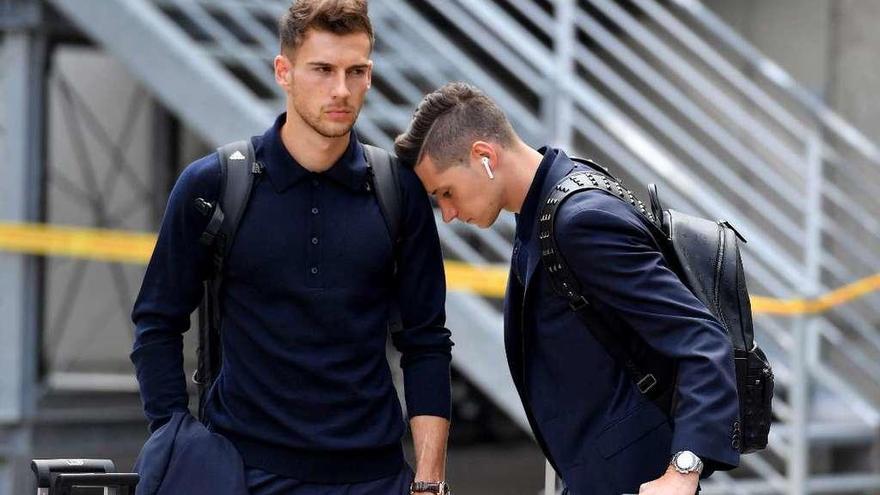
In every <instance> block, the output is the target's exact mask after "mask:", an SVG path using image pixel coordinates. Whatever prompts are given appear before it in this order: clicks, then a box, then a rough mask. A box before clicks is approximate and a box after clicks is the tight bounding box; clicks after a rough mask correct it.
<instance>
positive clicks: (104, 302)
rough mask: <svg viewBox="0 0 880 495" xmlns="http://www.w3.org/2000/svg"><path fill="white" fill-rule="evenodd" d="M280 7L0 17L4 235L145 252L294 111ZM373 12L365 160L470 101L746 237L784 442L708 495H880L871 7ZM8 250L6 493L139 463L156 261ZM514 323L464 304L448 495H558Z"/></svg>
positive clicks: (414, 7)
mask: <svg viewBox="0 0 880 495" xmlns="http://www.w3.org/2000/svg"><path fill="white" fill-rule="evenodd" d="M287 5H288V1H287V0H0V30H2V31H0V87H2V93H0V95H2V96H0V156H2V165H0V227H2V226H3V225H6V226H7V227H9V226H10V225H12V224H17V223H37V224H53V225H64V226H75V227H97V228H101V229H112V230H124V231H146V232H155V231H156V230H157V227H158V224H159V222H160V220H161V215H162V212H163V209H164V204H165V201H166V198H167V194H168V192H169V191H170V188H171V186H172V185H173V183H174V180H175V178H176V176H177V174H178V173H179V171H180V170H181V169H182V167H183V166H185V165H186V164H187V163H189V162H190V161H192V160H193V159H195V158H197V157H199V156H201V155H204V154H206V153H209V152H211V150H212V149H213V148H214V147H215V146H217V145H219V144H223V143H226V142H229V141H233V140H237V139H240V138H242V137H243V136H247V135H253V134H259V133H261V132H262V131H263V129H264V128H266V127H267V126H269V125H270V124H271V122H272V121H273V119H274V116H275V115H276V113H278V112H280V111H281V109H282V104H281V101H282V100H281V97H282V95H281V94H280V92H279V90H278V88H277V87H276V86H275V83H274V79H273V73H272V68H271V59H272V57H273V56H274V55H275V54H276V52H277V50H278V47H277V41H276V33H275V23H276V20H277V18H278V17H279V16H280V14H281V13H282V12H283V10H284V9H285V8H286V7H287ZM370 12H371V17H372V19H373V23H374V29H375V31H376V39H377V44H376V48H375V52H374V54H373V59H374V61H375V72H374V84H373V89H372V91H371V93H370V94H369V96H368V98H367V104H366V107H365V109H364V112H363V113H362V114H361V116H360V118H359V120H358V125H357V129H358V131H359V133H360V135H361V136H362V137H363V138H365V139H366V140H367V141H369V142H372V143H374V144H377V145H380V146H385V147H388V146H390V144H391V141H392V139H393V137H394V136H395V135H396V134H397V133H398V132H400V130H401V129H402V128H403V127H404V126H405V125H406V123H407V122H408V120H409V117H410V114H411V112H412V109H413V108H414V106H415V104H416V103H417V102H418V101H419V100H420V99H421V97H422V96H423V95H424V93H426V92H428V91H431V90H433V89H435V88H436V87H438V86H440V85H441V84H443V83H445V82H447V81H450V80H466V81H469V82H472V83H474V84H476V85H478V86H479V87H481V88H483V89H484V90H486V91H487V92H488V93H489V94H490V95H491V96H492V97H493V98H495V99H496V100H497V101H498V102H499V104H500V105H501V106H502V107H503V108H504V109H505V110H506V111H507V112H508V115H509V117H510V118H511V120H512V121H513V123H514V125H515V127H516V128H517V129H518V130H519V132H520V133H521V135H522V136H523V138H524V139H526V141H527V142H529V143H530V144H532V145H535V146H540V145H542V144H547V143H549V144H554V145H558V146H562V147H565V148H567V149H570V150H572V152H574V153H575V154H578V155H580V156H585V157H590V158H593V159H594V160H596V161H599V162H600V163H603V164H605V165H607V166H608V167H609V168H611V169H612V171H613V172H615V173H616V174H619V175H621V176H623V177H624V178H625V179H626V180H627V182H628V183H629V184H630V186H631V188H633V189H634V190H636V191H638V190H640V189H641V185H643V184H647V183H649V182H655V183H657V184H658V186H659V187H660V192H661V195H662V196H663V197H664V199H665V200H666V201H667V202H668V203H669V204H671V205H673V206H674V207H675V208H677V209H680V210H683V211H687V212H692V213H698V214H702V215H706V216H709V217H716V218H725V219H728V220H730V221H731V222H732V223H733V224H734V225H736V227H737V228H738V229H739V230H740V231H741V232H742V233H743V234H744V236H745V237H746V238H747V239H748V240H749V243H748V245H747V247H746V250H745V253H744V262H745V265H746V270H747V272H748V277H749V284H750V288H751V291H752V293H753V294H755V295H758V296H762V297H759V298H756V300H755V308H754V309H755V318H756V319H755V323H756V328H757V332H758V338H759V340H760V343H761V345H762V347H764V349H765V350H767V352H768V355H769V356H770V359H771V361H772V363H773V365H774V370H775V372H776V379H777V395H776V398H775V409H776V412H777V417H776V418H775V419H776V423H775V424H774V427H773V431H772V440H771V446H770V448H769V449H768V450H767V451H766V452H762V453H760V454H752V455H748V456H744V457H743V462H742V467H740V468H739V469H737V470H736V471H733V472H730V473H718V474H716V475H715V476H713V478H712V479H711V480H710V481H709V482H708V483H706V484H705V486H704V489H703V493H706V494H713V493H732V494H762V493H767V494H770V493H779V494H783V493H784V494H806V493H880V429H878V428H880V329H878V327H880V294H878V293H877V291H876V287H877V286H878V285H880V284H878V283H877V276H876V274H877V273H878V272H880V255H878V253H880V220H878V218H880V201H878V199H877V198H878V196H880V150H878V145H877V143H878V142H880V98H877V94H878V90H880V64H878V63H877V60H878V53H880V30H877V29H876V26H877V25H878V24H880V2H876V1H859V0H774V1H773V2H762V1H760V0H705V1H703V2H700V1H699V0H417V1H405V0H371V2H370ZM437 218H438V227H439V228H440V235H441V239H442V242H443V247H444V251H445V255H446V257H447V259H449V260H459V261H462V262H465V263H468V264H472V265H480V266H483V265H490V266H497V265H499V264H500V265H501V266H503V265H504V264H506V263H507V262H508V261H509V257H510V252H511V239H512V234H513V228H514V220H513V217H512V216H509V215H508V216H503V217H502V218H501V219H500V221H499V222H498V223H497V224H496V226H495V227H494V228H493V229H491V230H486V231H478V230H476V229H473V228H470V227H468V226H466V225H459V224H453V225H445V224H443V223H442V221H441V220H440V217H439V214H438V217H437ZM3 232H6V234H5V235H6V239H5V241H6V244H7V246H6V249H7V252H4V251H3V249H4V248H3V246H4V244H3V243H4V237H3V236H4V234H3ZM10 232H11V233H10ZM14 232H15V230H14V228H10V229H7V230H6V231H3V230H0V495H13V494H16V495H17V494H23V493H29V492H31V479H30V473H29V470H28V461H29V459H31V458H33V457H53V456H58V457H110V458H114V459H115V460H116V461H117V466H118V467H120V468H121V469H127V468H128V467H130V465H131V462H132V461H133V459H134V456H135V455H136V454H137V451H138V449H139V448H140V445H141V443H142V442H143V440H144V439H145V436H146V425H145V422H144V420H143V416H142V413H141V409H140V401H139V399H138V396H137V386H136V382H135V380H134V377H133V373H132V371H133V370H132V366H131V364H130V362H129V360H128V353H129V351H130V347H131V340H132V331H133V328H132V324H131V322H130V320H129V313H130V310H131V306H132V303H133V300H134V297H135V295H136V294H137V291H138V288H139V285H140V280H141V276H142V273H143V268H144V267H143V265H142V264H139V263H120V262H108V261H102V260H98V259H91V258H89V257H88V256H85V257H82V256H77V257H65V256H41V255H40V254H41V253H42V252H43V251H40V250H39V249H33V248H32V249H30V251H28V250H27V249H22V248H14V247H9V246H10V245H11V244H13V243H12V242H11V241H10V240H9V239H10V236H13V235H14ZM109 236H110V234H109V233H108V237H107V238H108V239H110V237H109ZM108 242H109V241H108ZM16 249H17V250H16ZM870 277H873V278H870ZM857 281H862V282H861V284H860V285H851V284H852V283H854V282H857ZM453 285H454V284H453ZM840 288H842V289H840ZM838 289H840V290H838ZM500 309H501V305H500V299H499V298H498V297H497V294H495V295H492V294H491V291H489V293H487V292H485V291H481V290H467V289H459V290H455V291H453V292H450V294H449V298H448V316H449V327H450V328H452V329H453V338H454V340H455V342H456V344H457V345H456V347H455V349H454V366H455V377H456V380H455V390H454V393H455V399H456V408H455V415H456V416H455V420H454V432H453V438H452V442H451V445H450V469H449V471H450V472H449V478H450V481H451V482H452V483H453V486H454V487H455V488H456V493H458V494H464V495H468V494H477V493H500V492H502V491H503V492H504V493H508V494H516V495H519V494H529V495H532V494H537V493H540V491H541V490H542V487H543V486H544V464H543V458H542V457H541V454H540V451H539V450H538V449H537V447H535V446H534V445H532V444H531V443H530V441H529V439H528V437H527V434H526V433H525V429H526V424H525V420H524V415H523V413H522V411H521V407H520V405H519V401H518V398H517V397H516V393H515V392H514V390H513V387H512V383H511V382H510V379H509V377H508V371H507V364H506V361H505V359H504V351H503V345H502V333H501V327H502V323H501V314H500ZM192 333H194V332H190V334H192ZM192 337H193V335H189V337H188V338H189V339H190V340H189V341H188V345H189V347H188V349H189V352H188V356H187V357H188V360H187V365H188V366H192V365H193V364H194V351H193V347H192V342H193V341H192ZM504 483H509V486H507V487H504V488H503V489H502V488H501V487H502V486H503V485H504ZM492 487H494V488H492Z"/></svg>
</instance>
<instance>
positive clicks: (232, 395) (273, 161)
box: [132, 0, 452, 495]
mask: <svg viewBox="0 0 880 495" xmlns="http://www.w3.org/2000/svg"><path fill="white" fill-rule="evenodd" d="M280 34H281V53H280V55H278V56H277V57H276V58H275V78H276V81H277V82H278V84H279V85H280V86H281V87H282V88H283V89H284V91H285V92H286V94H287V104H286V107H287V108H286V110H287V111H286V113H284V114H282V115H281V116H279V117H278V119H277V121H276V122H275V125H273V126H272V127H271V128H270V129H268V130H267V131H266V133H265V134H263V135H262V136H258V137H255V138H253V144H254V148H255V153H256V160H257V161H258V162H259V163H260V164H261V165H262V166H263V168H264V170H263V172H262V173H261V174H259V175H258V177H257V179H256V182H255V185H254V186H253V192H252V195H251V197H250V200H249V203H248V205H247V209H246V210H245V213H244V216H243V218H242V220H241V222H240V226H239V229H238V232H237V234H236V237H235V242H234V244H233V245H232V247H231V251H230V252H229V254H228V256H227V259H226V266H225V276H224V284H223V292H222V294H221V296H220V301H221V307H222V310H223V328H222V348H223V367H222V371H221V373H220V375H219V377H218V379H217V382H216V384H215V386H214V387H213V388H212V389H211V392H210V394H209V395H208V398H207V407H206V417H207V420H208V423H209V425H210V428H211V430H212V431H214V432H216V433H219V434H221V435H222V436H223V437H225V438H226V439H228V440H229V441H231V442H232V444H233V445H234V446H235V448H236V449H237V450H238V451H239V452H240V453H241V456H242V459H243V461H244V465H245V467H246V473H245V476H246V481H247V484H248V486H249V490H250V491H251V493H255V494H259V495H269V494H295V495H311V494H337V493H338V494H342V493H345V494H349V495H388V494H394V493H409V492H410V483H411V482H412V481H413V480H414V479H415V481H424V482H432V484H431V485H430V487H431V488H432V489H433V487H435V486H438V485H441V484H440V483H438V482H442V481H443V480H444V471H445V457H446V439H447V434H448V427H449V423H448V418H449V413H450V391H449V387H450V384H449V380H450V376H449V363H450V349H451V346H452V342H451V340H450V332H449V331H448V330H447V329H446V328H445V327H444V324H445V314H444V303H445V278H444V272H443V264H442V259H441V252H440V245H439V240H438V237H437V231H436V226H435V224H434V217H433V213H432V209H431V205H430V203H429V201H428V198H427V195H426V194H425V192H424V190H423V189H422V187H421V185H420V183H419V181H418V178H417V177H416V175H415V174H413V173H412V171H410V170H401V171H400V182H401V202H402V206H403V218H402V222H401V240H400V243H399V245H398V246H397V247H396V248H395V249H394V250H392V241H391V239H390V236H389V234H388V229H387V227H386V223H385V220H384V218H383V216H382V212H381V209H380V207H379V205H378V203H377V200H376V197H375V194H374V193H373V192H372V190H371V188H370V187H369V186H368V184H369V180H370V179H369V177H368V171H367V166H366V162H365V159H364V151H363V147H362V145H361V144H360V143H359V142H358V138H357V135H356V133H355V132H354V131H353V130H352V126H353V125H354V123H355V120H356V118H357V115H358V112H359V111H360V109H361V107H362V105H363V101H364V96H365V94H366V92H367V90H368V89H369V87H370V79H371V71H372V62H371V61H370V59H369V56H370V53H371V50H372V44H373V34H372V27H371V25H370V20H369V18H368V17H367V8H366V2H365V1H364V0H336V1H318V0H300V1H298V2H296V3H295V4H294V5H292V6H291V7H290V9H289V11H288V12H287V13H286V14H285V16H284V17H283V19H282V21H281V24H280ZM219 187H220V166H219V161H218V159H217V157H216V154H212V155H209V156H206V157H204V158H202V159H199V160H197V161H196V162H194V163H192V164H191V165H189V166H188V167H187V168H186V170H185V171H184V172H183V174H182V175H181V176H180V178H179V179H178V181H177V184H176V185H175V187H174V189H173V191H172V192H171V196H170V198H169V201H168V207H167V210H166V212H165V216H164V219H163V221H162V227H161V230H160V232H159V239H158V243H157V245H156V249H155V251H154V253H153V257H152V259H151V260H150V264H149V267H148V268H147V272H146V275H145V277H144V281H143V286H142V288H141V292H140V295H139V297H138V299H137V302H136V304H135V307H134V311H133V320H134V322H135V324H136V325H137V331H136V339H135V343H134V350H133V352H132V361H133V362H134V363H135V366H136V368H137V376H138V380H139V382H140V387H141V394H142V397H143V401H144V409H145V412H146V415H147V418H148V419H149V420H150V423H151V429H152V430H153V431H155V429H156V428H158V427H159V426H161V425H162V424H163V423H165V422H167V421H168V419H169V418H170V417H171V415H172V414H173V413H174V412H178V411H185V410H186V409H187V403H188V397H187V391H186V381H185V377H184V373H183V367H182V337H181V334H182V333H183V332H184V331H186V330H187V329H188V327H189V317H190V314H191V313H192V311H193V310H194V309H195V308H196V307H197V306H198V305H199V302H200V299H201V284H202V281H203V280H204V279H205V277H206V276H207V275H208V273H209V269H210V264H211V262H210V259H209V255H208V251H207V249H206V248H205V247H204V246H202V245H200V243H199V236H200V234H201V233H202V232H203V230H204V228H205V227H206V225H207V223H208V220H209V218H208V216H206V215H204V214H203V213H202V212H200V211H199V209H198V208H196V206H195V200H196V199H197V198H203V199H204V200H207V201H208V202H210V203H214V204H216V203H215V202H216V201H217V198H218V196H219ZM393 251H395V252H393ZM395 260H396V263H397V270H396V275H395V270H394V264H395ZM392 304H398V305H399V307H400V310H401V319H402V323H403V327H404V329H403V331H401V332H398V333H395V334H394V336H393V341H394V344H395V345H396V347H397V348H398V349H399V350H400V351H401V352H402V359H401V367H402V368H403V372H404V383H405V396H406V403H407V410H408V414H409V416H410V419H409V424H410V426H411V429H412V435H413V440H414V446H415V459H416V466H415V468H416V469H415V473H413V472H412V470H411V469H410V467H409V466H408V465H407V464H406V462H405V461H404V458H403V453H402V448H401V438H402V435H403V433H404V430H405V429H406V424H405V422H404V421H403V418H402V413H401V408H400V404H399V401H398V399H397V395H396V392H395V389H394V386H393V384H392V380H391V372H390V370H389V366H388V363H387V360H386V357H385V343H386V337H387V328H388V327H387V324H388V320H389V308H390V307H391V305H392ZM209 454H210V453H208V455H209ZM208 460H210V459H208ZM426 486H427V485H426ZM420 493H429V492H420Z"/></svg>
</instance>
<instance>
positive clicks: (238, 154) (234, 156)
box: [229, 151, 244, 160]
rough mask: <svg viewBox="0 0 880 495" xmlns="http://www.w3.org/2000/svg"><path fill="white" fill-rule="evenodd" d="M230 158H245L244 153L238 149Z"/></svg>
mask: <svg viewBox="0 0 880 495" xmlns="http://www.w3.org/2000/svg"><path fill="white" fill-rule="evenodd" d="M229 159H230V160H244V155H243V154H241V151H236V152H235V153H233V154H231V155H229Z"/></svg>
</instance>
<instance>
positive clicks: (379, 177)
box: [363, 144, 403, 334]
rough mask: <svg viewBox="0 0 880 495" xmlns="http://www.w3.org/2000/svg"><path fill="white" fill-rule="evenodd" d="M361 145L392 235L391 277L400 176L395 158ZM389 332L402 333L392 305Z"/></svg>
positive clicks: (397, 312)
mask: <svg viewBox="0 0 880 495" xmlns="http://www.w3.org/2000/svg"><path fill="white" fill-rule="evenodd" d="M363 146H364V156H365V158H366V159H367V167H368V168H369V171H370V182H371V184H372V187H373V189H374V190H375V191H376V200H377V201H378V202H379V208H380V209H381V210H382V217H384V219H385V225H386V226H387V227H388V233H389V234H390V235H391V243H392V245H393V248H392V249H393V250H394V274H395V276H396V275H397V269H398V263H397V258H398V255H399V252H398V251H399V250H398V245H399V244H400V240H401V223H403V202H402V200H401V192H400V176H399V172H398V168H397V167H398V163H397V158H396V157H394V156H393V155H391V153H388V152H387V151H385V150H383V149H382V148H377V147H376V146H370V145H368V144H365V145H363ZM388 331H389V332H390V333H391V334H395V333H398V332H401V331H403V319H402V317H401V314H400V306H399V305H398V304H396V303H394V304H391V307H390V315H389V319H388Z"/></svg>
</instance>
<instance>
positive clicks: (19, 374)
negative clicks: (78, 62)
mask: <svg viewBox="0 0 880 495" xmlns="http://www.w3.org/2000/svg"><path fill="white" fill-rule="evenodd" d="M38 33H39V30H33V31H24V30H21V31H9V32H6V33H5V35H4V37H3V45H2V48H0V53H2V56H0V58H2V64H3V70H4V72H5V74H4V77H3V78H2V87H3V91H2V93H0V94H2V95H3V96H2V98H3V102H2V106H3V113H4V117H5V118H4V122H3V123H2V124H3V129H4V133H5V135H4V136H3V140H2V142H3V145H2V153H3V161H4V167H3V174H4V177H3V180H2V181H0V220H2V221H13V222H17V221H20V222H31V221H36V220H38V219H39V217H40V210H41V197H42V194H41V191H42V182H43V181H42V176H43V167H44V150H45V146H44V143H45V140H44V138H43V136H44V128H45V126H44V116H45V111H44V95H45V77H44V70H45V66H46V64H45V61H46V52H47V41H46V38H45V36H44V35H42V34H38ZM0 274H2V276H0V315H3V323H2V324H0V342H3V345H2V346H0V445H3V446H5V449H3V451H2V452H0V459H2V462H0V488H4V489H7V490H9V491H4V492H3V493H20V492H22V490H23V489H25V487H26V486H27V485H26V483H25V479H26V477H25V476H26V474H27V473H26V470H27V460H28V459H29V457H30V455H31V451H30V450H31V449H30V444H31V442H30V438H31V435H30V426H29V424H30V422H29V421H28V418H30V417H32V416H33V414H34V411H35V409H36V395H37V394H36V390H37V370H38V363H39V351H38V349H39V346H38V341H39V339H38V335H39V304H38V303H39V301H38V298H39V289H38V287H39V272H38V265H37V260H36V259H35V258H33V257H29V256H23V255H15V254H11V253H7V254H2V253H0ZM23 473H24V474H23ZM22 493H23V492H22Z"/></svg>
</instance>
